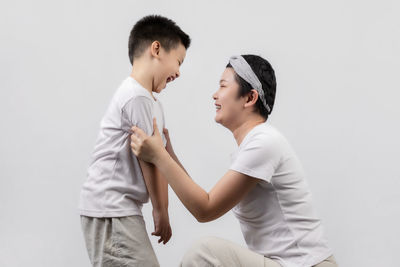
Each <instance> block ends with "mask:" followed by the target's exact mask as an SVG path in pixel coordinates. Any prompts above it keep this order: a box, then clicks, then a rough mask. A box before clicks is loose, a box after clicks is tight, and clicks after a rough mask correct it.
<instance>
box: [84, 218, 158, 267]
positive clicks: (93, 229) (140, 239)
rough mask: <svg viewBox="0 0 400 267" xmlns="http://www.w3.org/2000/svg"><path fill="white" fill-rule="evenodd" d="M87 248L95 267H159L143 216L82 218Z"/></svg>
mask: <svg viewBox="0 0 400 267" xmlns="http://www.w3.org/2000/svg"><path fill="white" fill-rule="evenodd" d="M81 222H82V230H83V233H84V236H85V242H86V247H87V250H88V254H89V258H90V261H91V263H92V265H93V266H102V267H109V266H110V267H111V266H149V267H150V266H151V267H153V266H157V267H158V266H159V263H158V260H157V257H156V255H155V253H154V250H153V247H152V246H151V243H150V240H149V237H148V235H147V231H146V227H145V223H144V220H143V217H141V216H128V217H120V218H91V217H85V216H81Z"/></svg>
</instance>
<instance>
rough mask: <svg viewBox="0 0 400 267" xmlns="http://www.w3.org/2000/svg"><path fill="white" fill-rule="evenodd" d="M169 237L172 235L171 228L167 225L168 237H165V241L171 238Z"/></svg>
mask: <svg viewBox="0 0 400 267" xmlns="http://www.w3.org/2000/svg"><path fill="white" fill-rule="evenodd" d="M171 237H172V229H171V227H168V238H167V242H168V241H169V240H170V239H171ZM167 242H165V243H167Z"/></svg>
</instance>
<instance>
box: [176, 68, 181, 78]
mask: <svg viewBox="0 0 400 267" xmlns="http://www.w3.org/2000/svg"><path fill="white" fill-rule="evenodd" d="M179 76H181V73H180V72H179V70H178V72H177V73H175V79H176V78H178V77H179Z"/></svg>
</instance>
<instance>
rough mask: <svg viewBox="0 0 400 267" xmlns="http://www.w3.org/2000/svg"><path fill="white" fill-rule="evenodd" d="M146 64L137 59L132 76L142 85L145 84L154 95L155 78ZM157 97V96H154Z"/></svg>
mask: <svg viewBox="0 0 400 267" xmlns="http://www.w3.org/2000/svg"><path fill="white" fill-rule="evenodd" d="M148 69H149V68H147V67H146V66H144V65H143V63H142V62H140V61H137V62H134V63H133V66H132V72H131V75H130V76H131V77H132V78H133V79H135V80H136V81H137V82H138V83H139V84H140V85H141V86H143V87H144V88H145V89H146V90H147V91H148V92H149V93H150V95H151V96H152V97H153V98H154V96H153V78H152V76H151V73H149V72H148V71H146V70H148ZM154 99H155V98H154Z"/></svg>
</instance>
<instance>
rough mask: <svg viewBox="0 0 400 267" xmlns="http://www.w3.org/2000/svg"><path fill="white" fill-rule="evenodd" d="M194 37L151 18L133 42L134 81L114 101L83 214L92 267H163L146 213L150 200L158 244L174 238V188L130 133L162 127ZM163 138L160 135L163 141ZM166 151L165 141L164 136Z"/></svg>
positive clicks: (86, 191) (137, 30) (140, 24)
mask: <svg viewBox="0 0 400 267" xmlns="http://www.w3.org/2000/svg"><path fill="white" fill-rule="evenodd" d="M189 45H190V37H189V36H188V35H187V34H186V33H184V32H183V31H182V30H181V29H180V28H179V27H178V26H177V25H176V24H175V22H173V21H172V20H170V19H167V18H165V17H162V16H157V15H152V16H146V17H144V18H142V19H141V20H139V21H138V22H137V23H136V24H135V25H134V27H133V29H132V31H131V33H130V37H129V44H128V46H129V59H130V61H131V63H132V72H131V75H130V76H129V77H128V78H127V79H125V80H124V82H123V83H122V84H121V86H120V87H119V89H118V90H117V91H116V93H115V94H114V96H113V99H112V101H111V103H110V105H109V107H108V110H107V112H106V114H105V115H104V117H103V119H102V121H101V129H100V134H99V137H98V139H97V142H96V146H95V149H94V152H93V157H92V162H91V164H90V167H89V169H88V177H87V181H86V182H85V183H84V185H83V188H82V191H81V196H80V205H79V212H80V215H81V223H82V230H83V233H84V236H85V242H86V247H87V250H88V254H89V258H90V261H91V263H92V265H93V266H159V263H158V260H157V258H156V256H155V253H154V250H153V248H152V246H151V243H150V240H149V237H148V236H147V234H146V228H145V223H144V220H143V216H142V213H141V208H142V205H143V203H146V202H147V201H148V198H149V196H150V199H151V203H152V206H153V213H152V214H153V220H154V228H155V230H154V232H153V233H152V235H155V236H159V237H160V239H159V240H158V242H159V243H160V242H163V243H164V244H165V243H167V242H168V241H169V239H170V237H171V227H170V225H169V217H168V185H167V183H166V181H165V179H163V178H162V177H161V176H160V175H161V174H160V172H159V171H158V170H157V169H156V167H155V166H154V165H152V164H149V163H146V162H144V161H141V160H138V159H137V158H136V157H135V155H134V154H133V153H132V151H131V148H130V134H131V127H132V126H133V125H136V126H138V127H140V128H142V129H144V130H145V131H146V132H147V133H148V134H152V132H153V117H155V118H156V120H157V122H158V123H159V125H164V114H163V109H162V106H161V103H160V101H159V100H157V99H156V98H155V97H154V96H153V92H156V93H160V92H161V91H162V90H163V89H164V88H165V87H166V84H167V83H168V82H171V81H173V80H174V79H176V78H178V77H179V75H180V73H179V68H180V65H181V64H182V63H183V60H184V58H185V55H186V49H187V48H188V47H189ZM161 134H162V133H161ZM163 141H164V145H166V138H165V136H164V135H163Z"/></svg>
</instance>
